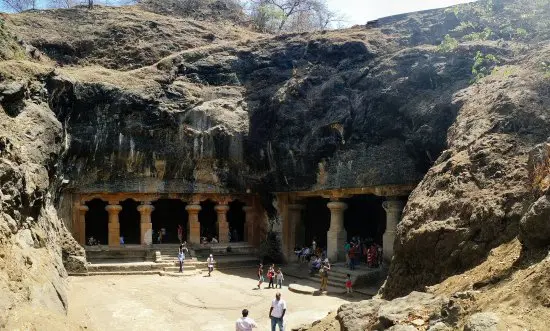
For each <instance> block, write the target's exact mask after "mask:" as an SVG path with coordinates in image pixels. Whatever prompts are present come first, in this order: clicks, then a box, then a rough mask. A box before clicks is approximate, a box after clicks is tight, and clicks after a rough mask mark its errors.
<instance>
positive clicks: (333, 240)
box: [288, 199, 405, 261]
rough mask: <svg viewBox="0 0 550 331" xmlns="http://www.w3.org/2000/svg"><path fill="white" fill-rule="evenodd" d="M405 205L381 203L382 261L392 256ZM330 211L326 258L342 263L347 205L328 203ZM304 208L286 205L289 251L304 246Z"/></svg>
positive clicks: (298, 205)
mask: <svg viewBox="0 0 550 331" xmlns="http://www.w3.org/2000/svg"><path fill="white" fill-rule="evenodd" d="M404 205H405V203H404V202H403V201H401V200H398V199H389V200H386V201H384V202H383V203H382V207H383V208H384V210H385V211H386V231H385V232H384V235H383V237H382V240H383V243H382V249H383V255H384V259H385V260H387V261H389V260H391V258H392V256H393V242H394V240H395V232H396V228H397V224H398V223H399V221H400V219H401V214H402V212H403V207H404ZM327 207H328V208H329V209H330V228H329V230H328V232H327V257H328V258H329V259H330V260H331V261H342V260H344V259H345V256H344V254H345V253H344V244H345V242H346V239H347V232H346V229H345V227H344V211H345V210H346V209H347V207H348V205H347V204H346V203H345V202H341V201H330V202H329V203H327ZM303 208H304V207H303V206H302V205H300V204H290V205H288V221H289V226H290V231H289V233H288V241H289V243H290V246H288V247H289V249H290V250H292V249H293V248H294V246H295V245H296V244H299V245H304V244H309V243H304V242H302V241H303V238H304V237H305V229H304V224H303V222H302V221H301V211H302V209H303Z"/></svg>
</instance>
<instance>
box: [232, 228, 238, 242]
mask: <svg viewBox="0 0 550 331" xmlns="http://www.w3.org/2000/svg"><path fill="white" fill-rule="evenodd" d="M231 238H233V242H237V241H239V233H238V232H237V229H236V228H233V233H232V236H231Z"/></svg>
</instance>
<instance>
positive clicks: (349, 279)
mask: <svg viewBox="0 0 550 331" xmlns="http://www.w3.org/2000/svg"><path fill="white" fill-rule="evenodd" d="M346 293H348V294H349V293H353V289H352V288H351V275H350V274H348V276H347V277H346Z"/></svg>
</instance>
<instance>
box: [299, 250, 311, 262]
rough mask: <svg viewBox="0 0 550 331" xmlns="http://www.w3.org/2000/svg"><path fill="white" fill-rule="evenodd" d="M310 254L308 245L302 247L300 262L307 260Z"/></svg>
mask: <svg viewBox="0 0 550 331" xmlns="http://www.w3.org/2000/svg"><path fill="white" fill-rule="evenodd" d="M310 254H311V251H310V250H309V247H304V248H303V249H302V254H301V258H302V262H307V261H308V260H309V255H310Z"/></svg>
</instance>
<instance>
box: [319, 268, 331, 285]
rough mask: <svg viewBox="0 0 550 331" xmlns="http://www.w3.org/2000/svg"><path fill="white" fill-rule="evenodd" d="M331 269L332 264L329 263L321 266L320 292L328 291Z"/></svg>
mask: <svg viewBox="0 0 550 331" xmlns="http://www.w3.org/2000/svg"><path fill="white" fill-rule="evenodd" d="M329 270H330V266H328V265H327V264H324V263H323V265H322V266H321V269H319V275H320V276H321V288H320V289H319V291H320V292H326V291H327V287H328V271H329Z"/></svg>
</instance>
